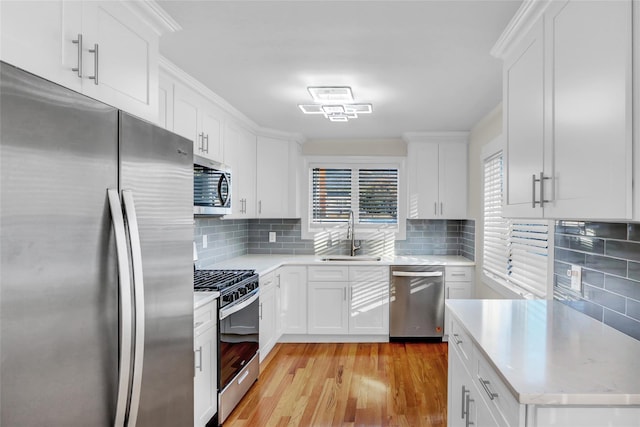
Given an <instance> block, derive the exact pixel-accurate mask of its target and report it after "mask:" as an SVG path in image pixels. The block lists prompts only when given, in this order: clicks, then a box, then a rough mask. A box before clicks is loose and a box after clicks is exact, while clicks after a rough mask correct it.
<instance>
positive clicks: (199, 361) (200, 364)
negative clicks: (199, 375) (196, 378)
mask: <svg viewBox="0 0 640 427" xmlns="http://www.w3.org/2000/svg"><path fill="white" fill-rule="evenodd" d="M196 353H198V364H197V365H196V369H198V370H199V371H200V372H202V346H200V348H199V349H197V350H196Z"/></svg>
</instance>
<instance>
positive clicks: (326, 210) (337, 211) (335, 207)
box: [311, 168, 352, 222]
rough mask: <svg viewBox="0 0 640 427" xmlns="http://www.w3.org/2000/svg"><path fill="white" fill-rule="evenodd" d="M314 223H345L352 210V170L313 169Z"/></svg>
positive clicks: (312, 210)
mask: <svg viewBox="0 0 640 427" xmlns="http://www.w3.org/2000/svg"><path fill="white" fill-rule="evenodd" d="M311 175H312V179H311V188H312V197H311V204H312V207H311V215H312V221H313V222H344V221H347V220H348V219H349V210H350V209H352V208H351V169H328V168H313V170H312V173H311Z"/></svg>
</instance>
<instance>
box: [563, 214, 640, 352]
mask: <svg viewBox="0 0 640 427" xmlns="http://www.w3.org/2000/svg"><path fill="white" fill-rule="evenodd" d="M554 256H555V265H554V298H555V299H557V300H559V301H561V302H563V303H565V304H567V305H569V306H571V307H573V308H575V309H576V310H578V311H581V312H583V313H585V314H587V315H589V316H591V317H593V318H595V319H597V320H599V321H601V322H604V323H605V324H607V325H609V326H612V327H614V328H616V329H618V330H619V331H621V332H624V333H625V334H627V335H630V336H632V337H634V338H636V339H639V340H640V262H637V261H640V224H627V223H606V222H586V221H557V222H556V227H555V255H554ZM571 264H577V265H580V266H582V267H583V270H582V284H583V287H582V292H576V291H573V290H571V280H570V278H569V277H568V276H567V275H566V272H567V270H569V269H570V268H571V267H570V265H571Z"/></svg>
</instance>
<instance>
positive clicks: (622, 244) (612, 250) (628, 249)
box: [605, 240, 640, 261]
mask: <svg viewBox="0 0 640 427" xmlns="http://www.w3.org/2000/svg"><path fill="white" fill-rule="evenodd" d="M605 254H606V255H609V256H615V257H618V258H624V259H628V260H633V261H640V242H638V243H635V242H627V241H619V240H607V244H606V250H605Z"/></svg>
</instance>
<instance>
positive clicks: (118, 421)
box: [107, 189, 133, 427]
mask: <svg viewBox="0 0 640 427" xmlns="http://www.w3.org/2000/svg"><path fill="white" fill-rule="evenodd" d="M107 196H108V198H109V208H110V209H111V221H112V223H113V229H114V232H115V237H116V255H117V258H118V278H119V282H120V283H119V291H120V292H119V294H120V295H119V297H120V356H119V362H118V368H119V369H118V370H119V373H118V395H117V398H116V416H115V420H114V423H113V425H114V426H115V427H121V426H124V419H125V415H126V412H127V397H128V394H129V382H130V381H131V358H132V357H133V353H132V339H133V334H132V327H133V308H132V305H131V272H130V270H129V257H128V253H127V242H126V233H125V229H124V217H123V215H122V206H121V204H120V195H119V194H118V190H115V189H108V190H107Z"/></svg>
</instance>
